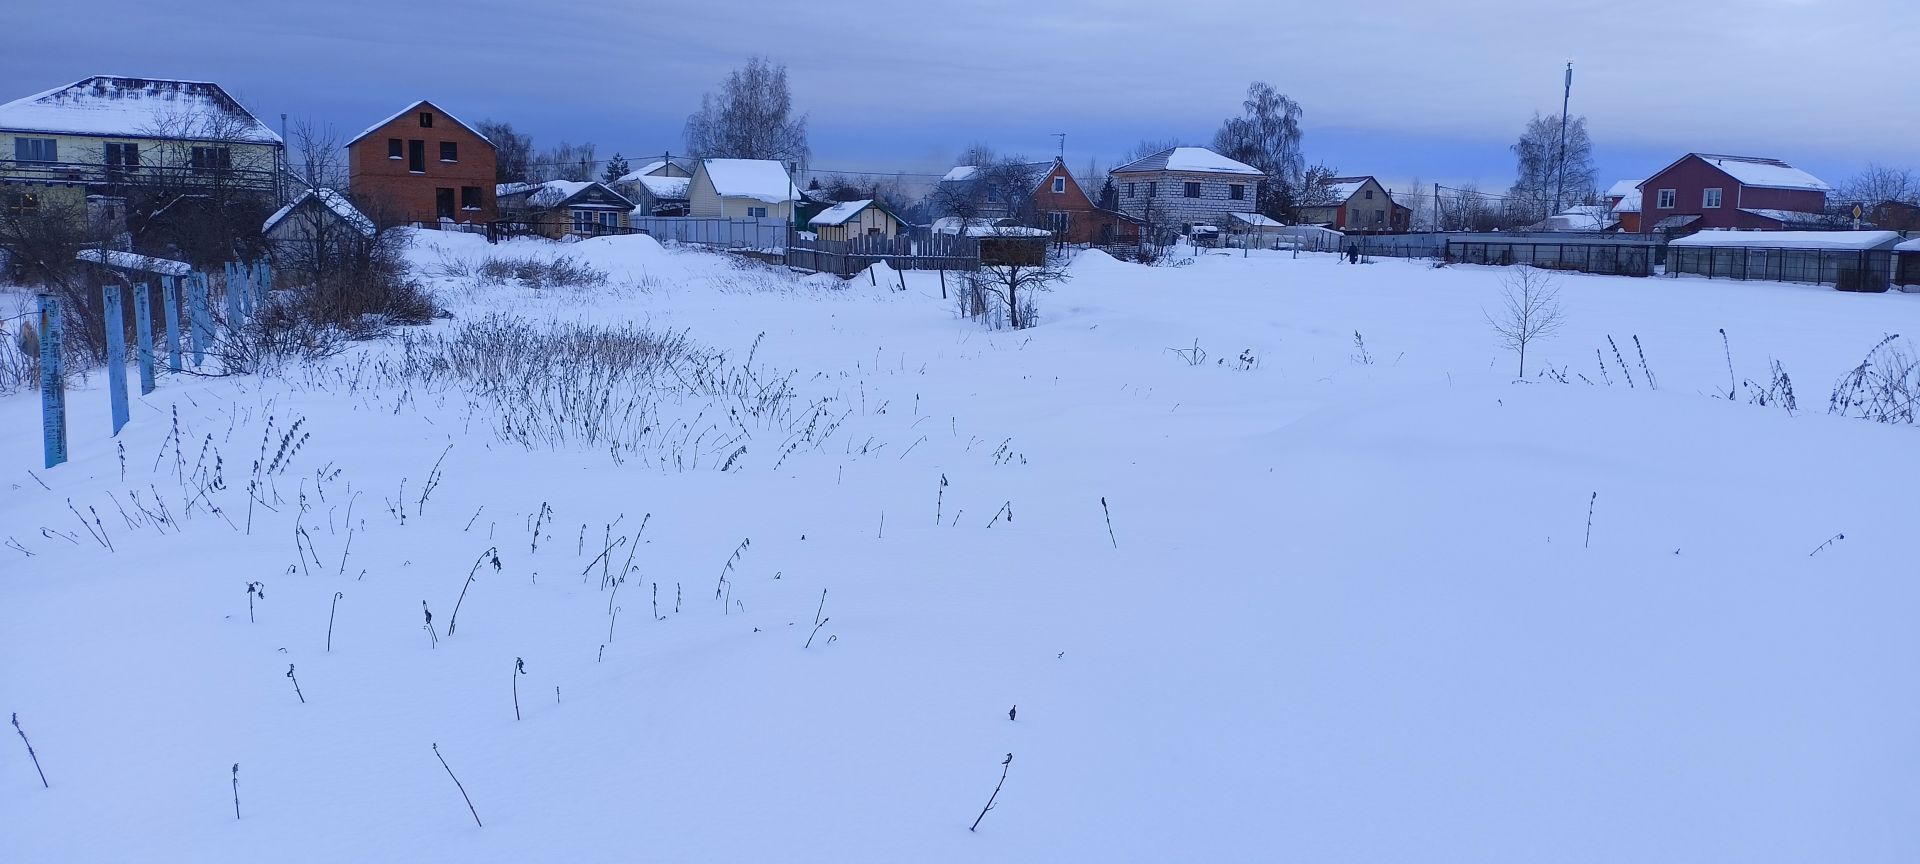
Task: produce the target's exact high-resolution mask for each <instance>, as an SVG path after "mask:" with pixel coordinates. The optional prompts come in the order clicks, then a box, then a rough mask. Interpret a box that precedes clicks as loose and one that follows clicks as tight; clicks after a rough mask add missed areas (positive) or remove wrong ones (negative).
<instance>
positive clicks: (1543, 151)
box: [1507, 114, 1597, 224]
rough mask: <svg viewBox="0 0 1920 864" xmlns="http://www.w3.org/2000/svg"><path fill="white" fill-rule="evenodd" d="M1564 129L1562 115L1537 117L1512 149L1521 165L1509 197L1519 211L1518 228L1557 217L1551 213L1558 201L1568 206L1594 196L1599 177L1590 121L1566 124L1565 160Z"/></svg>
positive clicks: (1575, 119)
mask: <svg viewBox="0 0 1920 864" xmlns="http://www.w3.org/2000/svg"><path fill="white" fill-rule="evenodd" d="M1560 129H1561V124H1560V115H1558V114H1555V115H1553V116H1551V117H1542V116H1540V115H1539V114H1535V115H1533V119H1532V120H1529V121H1527V128H1526V131H1524V132H1522V133H1521V134H1520V140H1519V142H1518V143H1515V144H1514V145H1513V147H1512V150H1513V153H1514V156H1515V157H1516V161H1517V163H1518V164H1517V172H1516V174H1515V176H1514V181H1513V188H1512V189H1511V190H1510V191H1508V193H1507V195H1508V197H1509V199H1511V201H1510V203H1511V204H1512V205H1514V207H1515V208H1516V212H1515V213H1514V214H1513V216H1512V218H1513V219H1514V221H1515V222H1516V223H1518V224H1525V223H1527V222H1538V221H1540V220H1542V219H1545V218H1547V217H1548V216H1552V215H1555V214H1553V213H1551V212H1548V211H1551V210H1553V207H1554V199H1555V197H1559V198H1560V200H1561V202H1562V203H1563V204H1564V203H1565V202H1572V201H1589V200H1591V199H1592V198H1593V196H1594V189H1595V183H1596V178H1597V173H1596V172H1595V171H1594V167H1593V141H1592V140H1591V139H1589V138H1588V137H1587V118H1585V117H1573V118H1571V119H1570V120H1569V121H1568V123H1567V124H1566V152H1565V157H1564V158H1562V154H1561V146H1560V139H1561V134H1560Z"/></svg>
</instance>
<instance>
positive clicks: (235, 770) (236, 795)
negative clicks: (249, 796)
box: [233, 762, 240, 819]
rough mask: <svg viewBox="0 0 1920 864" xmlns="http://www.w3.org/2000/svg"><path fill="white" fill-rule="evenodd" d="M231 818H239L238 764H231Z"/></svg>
mask: <svg viewBox="0 0 1920 864" xmlns="http://www.w3.org/2000/svg"><path fill="white" fill-rule="evenodd" d="M233 818H234V819H239V818H240V763H238V762H235V763H233Z"/></svg>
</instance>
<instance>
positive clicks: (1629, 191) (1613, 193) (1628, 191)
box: [1607, 180, 1640, 198]
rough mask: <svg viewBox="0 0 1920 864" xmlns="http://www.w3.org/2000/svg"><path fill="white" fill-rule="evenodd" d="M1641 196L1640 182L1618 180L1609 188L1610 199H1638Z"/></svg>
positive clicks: (1608, 195)
mask: <svg viewBox="0 0 1920 864" xmlns="http://www.w3.org/2000/svg"><path fill="white" fill-rule="evenodd" d="M1639 194H1640V181H1638V180H1616V181H1614V184H1613V185H1612V186H1608V187H1607V197H1608V198H1625V197H1627V196H1628V195H1633V196H1635V197H1638V196H1639Z"/></svg>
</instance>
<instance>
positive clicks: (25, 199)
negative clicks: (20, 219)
mask: <svg viewBox="0 0 1920 864" xmlns="http://www.w3.org/2000/svg"><path fill="white" fill-rule="evenodd" d="M38 212H40V196H38V195H35V194H33V193H32V192H17V193H14V194H12V195H8V196H7V215H9V216H30V215H32V214H34V213H38Z"/></svg>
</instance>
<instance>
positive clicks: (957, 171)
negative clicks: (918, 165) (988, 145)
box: [940, 165, 980, 183]
mask: <svg viewBox="0 0 1920 864" xmlns="http://www.w3.org/2000/svg"><path fill="white" fill-rule="evenodd" d="M978 173H980V169H979V168H977V167H974V166H972V165H960V166H956V167H955V168H954V169H953V170H951V171H948V172H947V173H946V176H944V177H941V178H940V182H942V183H947V182H958V181H961V180H971V179H973V175H975V174H978Z"/></svg>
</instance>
